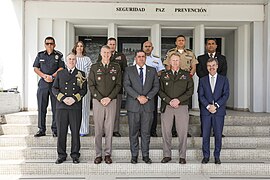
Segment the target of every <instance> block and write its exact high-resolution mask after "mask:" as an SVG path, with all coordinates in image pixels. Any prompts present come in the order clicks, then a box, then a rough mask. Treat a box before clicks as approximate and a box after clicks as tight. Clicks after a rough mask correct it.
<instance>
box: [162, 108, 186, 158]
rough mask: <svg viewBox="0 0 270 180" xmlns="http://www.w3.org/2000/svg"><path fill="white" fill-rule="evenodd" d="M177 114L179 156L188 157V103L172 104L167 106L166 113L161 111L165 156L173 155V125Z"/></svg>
mask: <svg viewBox="0 0 270 180" xmlns="http://www.w3.org/2000/svg"><path fill="white" fill-rule="evenodd" d="M174 116H175V125H176V131H177V134H178V140H179V157H180V158H184V159H185V158H186V149H187V132H188V122H189V114H188V105H180V106H179V107H178V108H176V109H175V108H172V107H171V106H170V105H167V106H166V110H165V112H164V113H161V130H162V140H163V156H164V157H171V156H172V154H171V149H172V144H171V143H172V132H171V130H172V126H173V117H174Z"/></svg>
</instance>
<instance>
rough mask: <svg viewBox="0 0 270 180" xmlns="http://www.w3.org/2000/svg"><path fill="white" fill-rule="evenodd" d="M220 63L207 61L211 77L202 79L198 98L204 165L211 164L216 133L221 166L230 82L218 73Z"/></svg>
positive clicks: (218, 160) (216, 154) (216, 151)
mask: <svg viewBox="0 0 270 180" xmlns="http://www.w3.org/2000/svg"><path fill="white" fill-rule="evenodd" d="M217 69H218V61H217V59H215V58H210V59H209V60H208V61H207V70H208V72H209V75H207V76H204V77H202V78H200V80H199V88H198V96H199V102H200V116H201V122H202V128H203V134H202V136H203V145H202V150H203V157H204V158H203V160H202V164H206V163H208V162H209V157H210V132H211V128H212V127H213V130H214V132H215V150H214V157H215V164H221V161H220V158H219V157H220V151H221V145H222V131H223V126H224V117H225V115H226V102H227V100H228V98H229V94H230V89H229V81H228V78H227V77H226V76H222V75H219V74H218V73H217Z"/></svg>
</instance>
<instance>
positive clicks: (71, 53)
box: [66, 52, 76, 61]
mask: <svg viewBox="0 0 270 180" xmlns="http://www.w3.org/2000/svg"><path fill="white" fill-rule="evenodd" d="M70 55H73V56H75V57H76V54H75V53H73V52H70V53H68V55H67V56H66V61H67V59H68V56H70Z"/></svg>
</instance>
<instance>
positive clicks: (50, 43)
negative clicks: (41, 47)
mask: <svg viewBox="0 0 270 180" xmlns="http://www.w3.org/2000/svg"><path fill="white" fill-rule="evenodd" d="M45 44H46V45H47V46H48V45H54V43H45Z"/></svg>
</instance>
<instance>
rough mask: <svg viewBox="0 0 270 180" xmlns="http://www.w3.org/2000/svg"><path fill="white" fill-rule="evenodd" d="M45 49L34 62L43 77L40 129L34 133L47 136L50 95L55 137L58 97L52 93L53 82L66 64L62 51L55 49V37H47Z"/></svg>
mask: <svg viewBox="0 0 270 180" xmlns="http://www.w3.org/2000/svg"><path fill="white" fill-rule="evenodd" d="M44 43H45V48H46V50H45V51H41V52H39V53H38V54H37V57H36V59H35V62H34V65H33V67H34V71H35V73H36V74H37V75H39V77H41V79H40V80H39V82H38V90H37V101H38V128H39V131H38V132H37V133H36V134H35V135H34V136H35V137H40V136H45V135H46V134H45V132H46V114H47V106H48V103H49V96H50V99H51V108H52V114H53V118H52V126H51V129H52V133H53V137H56V136H57V128H56V122H55V103H56V98H55V96H54V95H53V94H52V84H53V81H54V78H55V77H56V74H57V72H58V71H60V70H62V69H64V67H65V64H64V61H63V55H62V53H61V52H59V51H56V50H54V48H55V40H54V38H53V37H46V38H45V42H44Z"/></svg>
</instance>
